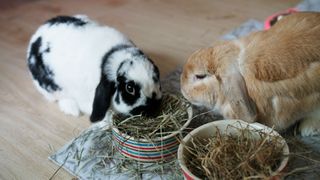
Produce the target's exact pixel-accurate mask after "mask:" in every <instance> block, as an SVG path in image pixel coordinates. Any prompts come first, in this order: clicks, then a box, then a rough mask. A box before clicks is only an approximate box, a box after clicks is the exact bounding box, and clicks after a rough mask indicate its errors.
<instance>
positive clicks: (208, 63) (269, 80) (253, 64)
mask: <svg viewBox="0 0 320 180" xmlns="http://www.w3.org/2000/svg"><path fill="white" fill-rule="evenodd" d="M180 83H181V93H182V94H183V96H184V97H185V98H186V99H187V100H189V101H190V102H191V103H193V104H195V105H198V106H205V107H207V108H209V109H210V110H212V111H213V112H214V113H218V114H220V115H222V116H223V117H224V118H226V119H242V120H244V121H247V122H249V123H254V122H259V123H262V124H265V125H267V126H269V127H273V128H274V129H275V130H277V131H279V132H284V131H285V130H287V129H288V128H289V127H290V126H292V125H294V124H295V123H297V122H299V127H298V129H299V130H300V133H301V135H302V136H311V135H317V134H320V13H311V12H310V13H307V12H304V13H302V12H301V13H300V12H298V13H294V14H291V15H289V16H285V17H283V18H282V19H281V21H279V22H277V23H276V24H275V25H274V26H272V27H271V28H270V29H269V30H266V31H258V32H254V33H252V34H250V35H248V36H245V37H242V38H239V39H236V40H232V41H219V42H217V43H216V44H214V45H213V46H211V47H206V48H202V49H200V50H198V51H196V52H194V53H193V54H192V55H191V56H190V57H189V58H188V60H187V61H186V63H185V64H184V66H183V70H182V73H181V77H180Z"/></svg>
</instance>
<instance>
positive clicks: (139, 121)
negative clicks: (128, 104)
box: [113, 94, 190, 139]
mask: <svg viewBox="0 0 320 180" xmlns="http://www.w3.org/2000/svg"><path fill="white" fill-rule="evenodd" d="M189 107H190V104H189V103H188V102H187V101H186V100H185V99H184V98H182V97H181V96H175V95H169V94H165V95H164V97H163V100H162V102H161V105H160V110H159V112H158V113H157V114H156V116H155V117H146V116H142V115H136V116H131V117H123V116H121V115H114V117H113V125H114V126H115V127H117V128H118V129H119V131H121V132H124V133H126V134H127V135H129V136H131V137H134V138H137V139H140V138H143V139H155V138H159V137H163V136H167V135H170V134H172V133H174V132H177V131H179V130H180V129H181V127H182V126H183V125H184V124H185V123H186V122H187V121H188V112H187V109H188V108H189Z"/></svg>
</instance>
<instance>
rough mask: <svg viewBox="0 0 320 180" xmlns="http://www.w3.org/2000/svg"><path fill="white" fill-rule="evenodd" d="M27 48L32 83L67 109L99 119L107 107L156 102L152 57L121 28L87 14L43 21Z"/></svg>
mask: <svg viewBox="0 0 320 180" xmlns="http://www.w3.org/2000/svg"><path fill="white" fill-rule="evenodd" d="M27 54H28V55H27V64H28V67H29V70H30V72H31V75H32V78H33V82H34V84H35V86H36V87H37V89H38V90H39V91H40V93H42V94H43V95H44V96H45V97H46V98H47V99H48V100H49V101H57V103H58V105H59V107H60V109H61V110H62V111H63V112H65V113H66V114H71V115H74V116H79V115H80V114H87V115H90V120H91V122H97V121H101V120H103V119H105V118H106V117H107V115H106V114H107V112H116V113H121V114H124V115H135V114H140V113H142V114H146V115H151V114H152V113H153V111H155V109H157V107H159V105H160V102H161V99H162V92H161V85H160V73H159V69H158V67H157V66H156V65H155V64H154V62H153V61H152V60H151V59H150V58H148V57H147V56H146V55H145V54H144V53H143V52H142V51H141V50H140V49H138V48H137V47H136V46H135V45H134V44H133V42H132V41H130V40H129V39H128V38H127V37H126V36H125V35H124V34H122V33H120V32H119V31H117V30H116V29H114V28H111V27H108V26H102V25H99V24H98V23H97V22H95V21H93V20H90V19H89V18H88V17H87V16H85V15H75V16H57V17H54V18H52V19H50V20H48V21H46V22H45V23H44V24H43V25H42V26H40V27H39V28H38V29H37V31H36V32H35V33H34V35H33V36H32V37H31V40H30V43H29V46H28V52H27ZM109 110H110V111H109Z"/></svg>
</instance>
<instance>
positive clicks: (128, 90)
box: [126, 84, 135, 95]
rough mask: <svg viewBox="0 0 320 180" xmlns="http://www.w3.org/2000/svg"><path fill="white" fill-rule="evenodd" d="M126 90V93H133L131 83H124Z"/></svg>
mask: <svg viewBox="0 0 320 180" xmlns="http://www.w3.org/2000/svg"><path fill="white" fill-rule="evenodd" d="M126 91H127V93H129V94H131V95H134V94H135V90H134V87H133V86H132V85H131V84H126Z"/></svg>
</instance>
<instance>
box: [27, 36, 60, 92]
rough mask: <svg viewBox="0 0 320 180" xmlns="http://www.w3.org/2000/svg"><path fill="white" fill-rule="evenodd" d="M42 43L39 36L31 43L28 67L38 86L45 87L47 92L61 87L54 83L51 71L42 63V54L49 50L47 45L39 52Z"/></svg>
mask: <svg viewBox="0 0 320 180" xmlns="http://www.w3.org/2000/svg"><path fill="white" fill-rule="evenodd" d="M41 44H42V38H41V37H39V38H38V39H37V40H36V41H35V42H33V43H32V44H31V48H30V54H29V57H28V67H29V69H30V71H31V74H32V76H33V78H34V79H35V80H37V81H38V82H39V84H40V86H41V87H42V88H44V89H46V90H47V91H48V92H52V91H57V90H60V89H61V88H60V87H59V86H58V85H57V84H55V82H54V81H53V79H52V76H53V75H54V74H53V72H52V71H51V70H50V69H49V68H48V67H47V66H45V65H44V64H43V57H42V54H43V53H45V52H48V51H50V48H49V47H48V48H47V49H46V50H45V51H44V52H43V53H42V52H40V48H41Z"/></svg>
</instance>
